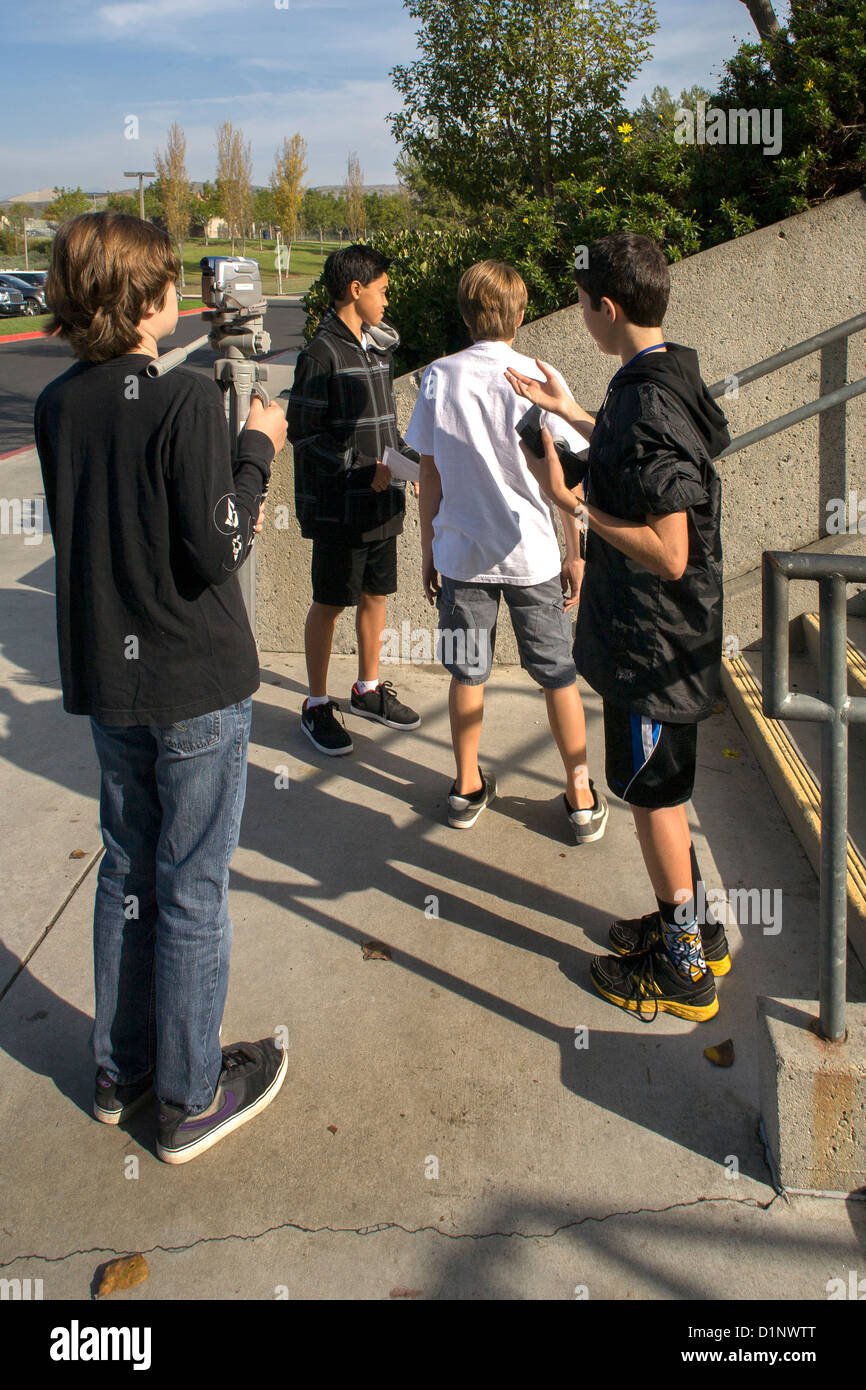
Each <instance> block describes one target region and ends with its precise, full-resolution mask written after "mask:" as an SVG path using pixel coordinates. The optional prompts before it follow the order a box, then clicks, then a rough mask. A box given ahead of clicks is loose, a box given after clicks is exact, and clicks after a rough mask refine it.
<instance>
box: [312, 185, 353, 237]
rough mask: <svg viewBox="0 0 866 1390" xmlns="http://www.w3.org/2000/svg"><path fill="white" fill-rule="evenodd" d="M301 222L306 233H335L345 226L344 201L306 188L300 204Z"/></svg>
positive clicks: (317, 189)
mask: <svg viewBox="0 0 866 1390" xmlns="http://www.w3.org/2000/svg"><path fill="white" fill-rule="evenodd" d="M301 221H302V223H303V225H304V227H305V228H306V229H307V231H314V230H315V231H318V232H319V233H320V234H322V235H324V233H325V232H326V231H327V232H337V231H339V230H340V228H341V227H345V225H346V200H345V198H342V197H339V196H338V195H337V194H336V193H324V192H323V191H322V189H321V188H308V189H307V190H306V192H305V193H304V198H303V202H302V203H301Z"/></svg>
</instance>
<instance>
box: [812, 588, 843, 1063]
mask: <svg viewBox="0 0 866 1390" xmlns="http://www.w3.org/2000/svg"><path fill="white" fill-rule="evenodd" d="M818 592H819V612H820V619H821V637H820V662H819V670H818V681H819V684H818V691H819V695H820V697H821V699H822V700H824V701H825V703H826V704H827V705H829V707H830V709H831V710H832V719H829V720H827V721H825V723H824V724H823V725H822V727H821V904H820V918H819V922H820V926H819V953H820V954H819V964H818V999H819V1002H820V1006H821V1007H820V1013H819V1019H818V1026H819V1028H820V1030H821V1033H822V1035H823V1036H824V1037H825V1038H829V1039H831V1040H832V1041H833V1042H839V1041H841V1040H842V1039H844V1037H845V992H846V991H845V983H846V953H847V949H848V930H847V918H848V724H847V722H846V720H845V717H844V716H845V712H846V705H847V703H848V664H847V646H848V640H847V631H846V609H845V580H844V579H843V578H842V576H841V574H830V575H827V576H826V578H824V579H821V580H819V582H818Z"/></svg>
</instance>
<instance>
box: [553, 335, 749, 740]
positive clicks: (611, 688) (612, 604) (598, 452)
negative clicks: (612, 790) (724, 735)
mask: <svg viewBox="0 0 866 1390" xmlns="http://www.w3.org/2000/svg"><path fill="white" fill-rule="evenodd" d="M729 442H730V436H729V434H728V429H727V421H726V420H725V417H724V415H723V414H722V412H721V410H720V409H719V408H718V406H717V405H716V404H715V402H714V401H713V400H712V398H711V396H710V395H709V393H708V391H707V388H706V386H705V385H704V382H703V381H702V380H701V375H700V369H699V366H698V357H697V353H696V352H694V350H693V349H692V348H687V347H681V346H680V345H679V344H677V343H668V344H667V352H650V353H647V354H645V355H644V356H641V357H640V358H639V359H638V360H637V361H635V362H633V363H630V364H629V365H628V366H626V367H624V368H622V369H621V370H620V371H619V372H617V374H616V375H615V377H614V378H613V380H612V381H611V383H610V386H609V388H608V394H607V397H606V399H605V403H604V405H603V406H602V409H601V411H600V412H599V414H598V417H597V419H596V424H595V428H594V430H593V432H592V437H591V440H590V446H589V461H588V467H587V474H586V480H585V482H584V490H585V495H586V499H587V501H588V502H589V503H590V504H592V505H593V506H595V507H597V508H598V509H599V510H600V511H604V512H609V513H610V514H611V515H612V516H616V517H622V518H624V519H627V520H632V521H640V520H642V519H643V518H644V517H646V516H648V515H655V516H660V515H668V514H671V513H673V512H687V513H688V529H689V555H688V563H687V565H686V569H685V573H684V574H683V576H682V578H681V579H677V580H666V579H662V578H660V577H659V576H658V575H655V574H652V573H651V572H650V571H649V570H648V569H645V568H644V566H643V565H640V564H638V562H637V561H636V560H631V559H629V558H628V556H626V555H624V554H623V553H622V551H621V550H617V549H616V548H615V547H614V546H612V545H610V544H609V543H608V542H607V541H605V540H603V539H602V538H601V537H600V536H598V535H597V534H596V533H595V532H594V531H590V533H589V535H588V537H587V547H586V570H585V574H584V580H583V585H582V588H581V594H580V608H579V612H578V620H577V630H576V635H575V643H574V660H575V664H576V666H577V669H578V671H580V673H581V675H582V676H583V677H584V678H585V679H586V680H587V681H588V682H589V684H590V685H591V686H592V688H593V689H594V690H596V691H598V693H599V694H600V695H602V696H604V697H605V699H607V700H610V701H611V703H612V704H615V705H619V706H621V707H623V708H625V709H629V710H633V711H635V712H636V713H638V714H646V715H649V716H650V717H651V718H653V719H658V720H662V721H665V722H668V723H673V724H690V723H694V722H696V721H697V720H699V719H705V718H706V717H707V715H708V714H709V713H710V712H711V710H712V704H713V699H714V697H715V693H716V689H717V686H718V681H719V673H720V667H721V654H722V544H721V535H720V525H721V482H720V480H719V476H718V474H717V472H716V470H715V468H714V467H713V464H712V460H713V459H714V458H716V457H718V455H719V454H720V453H721V451H722V450H723V449H724V448H725V447H726V445H727V444H728V443H729Z"/></svg>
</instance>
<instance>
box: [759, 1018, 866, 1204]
mask: <svg viewBox="0 0 866 1390" xmlns="http://www.w3.org/2000/svg"><path fill="white" fill-rule="evenodd" d="M757 1002H758V1083H759V1094H760V1106H761V1117H762V1119H763V1122H764V1129H765V1132H766V1136H767V1140H768V1143H769V1146H770V1151H771V1153H772V1156H773V1162H774V1164H775V1167H776V1171H777V1173H778V1175H779V1181H780V1182H781V1184H782V1186H783V1187H785V1188H788V1189H793V1190H800V1191H804V1190H805V1191H820V1192H840V1193H846V1194H849V1193H852V1192H856V1191H858V1189H864V1190H866V1004H849V1005H848V1011H847V1026H848V1036H847V1038H846V1040H845V1042H842V1043H830V1042H825V1041H824V1040H823V1039H822V1038H820V1037H818V1035H817V1034H816V1033H815V1032H813V1031H812V1029H811V1028H810V1026H809V1025H810V1024H811V1022H812V1020H813V1019H814V1018H816V1017H817V1014H818V1005H817V1003H816V1002H814V1001H812V1000H802V999H768V998H765V997H761V996H759V998H758V1001H757Z"/></svg>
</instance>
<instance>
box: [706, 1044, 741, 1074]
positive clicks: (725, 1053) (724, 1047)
mask: <svg viewBox="0 0 866 1390" xmlns="http://www.w3.org/2000/svg"><path fill="white" fill-rule="evenodd" d="M704 1056H705V1057H706V1059H707V1061H709V1062H712V1064H713V1066H714V1067H732V1066H733V1065H734V1040H733V1038H725V1041H724V1042H721V1043H717V1044H716V1046H715V1047H705V1048H704Z"/></svg>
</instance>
